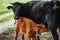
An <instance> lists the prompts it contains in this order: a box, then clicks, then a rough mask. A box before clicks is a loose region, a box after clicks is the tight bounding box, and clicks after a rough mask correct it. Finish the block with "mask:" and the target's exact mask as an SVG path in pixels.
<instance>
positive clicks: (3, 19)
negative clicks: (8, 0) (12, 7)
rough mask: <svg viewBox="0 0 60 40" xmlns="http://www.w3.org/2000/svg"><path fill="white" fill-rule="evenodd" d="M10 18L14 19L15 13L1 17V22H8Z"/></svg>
mask: <svg viewBox="0 0 60 40" xmlns="http://www.w3.org/2000/svg"><path fill="white" fill-rule="evenodd" d="M10 19H13V15H10V16H7V17H4V18H2V19H0V24H1V23H4V22H6V21H8V20H10Z"/></svg>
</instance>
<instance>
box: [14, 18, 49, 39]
mask: <svg viewBox="0 0 60 40" xmlns="http://www.w3.org/2000/svg"><path fill="white" fill-rule="evenodd" d="M15 24H16V28H15V36H14V40H17V36H18V32H20V33H21V34H22V40H24V35H26V36H27V38H28V40H31V37H33V39H34V40H36V30H37V29H39V33H40V34H41V32H49V31H50V30H49V28H45V25H44V24H43V23H41V24H40V25H39V24H36V23H35V22H33V21H32V20H30V19H27V18H25V17H22V18H21V19H19V20H16V21H15Z"/></svg>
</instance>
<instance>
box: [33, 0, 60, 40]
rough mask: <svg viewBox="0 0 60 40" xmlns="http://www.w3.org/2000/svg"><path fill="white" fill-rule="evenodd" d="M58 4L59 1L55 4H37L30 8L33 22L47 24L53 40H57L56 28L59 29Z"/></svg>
mask: <svg viewBox="0 0 60 40" xmlns="http://www.w3.org/2000/svg"><path fill="white" fill-rule="evenodd" d="M58 2H59V1H56V3H54V2H53V1H51V2H45V3H42V4H41V3H37V4H35V5H34V6H33V8H32V12H33V13H32V17H33V20H34V21H35V22H36V23H38V24H40V23H41V22H45V23H47V25H48V26H49V27H50V30H51V33H52V35H53V38H54V40H59V37H58V34H57V28H58V27H59V28H60V3H58ZM33 15H34V16H33Z"/></svg>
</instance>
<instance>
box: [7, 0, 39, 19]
mask: <svg viewBox="0 0 60 40" xmlns="http://www.w3.org/2000/svg"><path fill="white" fill-rule="evenodd" d="M37 2H39V1H30V2H27V3H20V2H14V3H11V4H12V6H8V7H7V8H8V9H12V10H13V12H14V15H15V17H14V19H15V20H16V19H19V17H20V15H23V13H25V15H27V16H28V15H29V14H30V13H31V12H30V11H31V9H32V7H33V5H34V4H36V3H37ZM18 9H21V10H22V11H23V12H22V11H21V10H19V13H16V11H17V10H18ZM20 13H22V14H20Z"/></svg>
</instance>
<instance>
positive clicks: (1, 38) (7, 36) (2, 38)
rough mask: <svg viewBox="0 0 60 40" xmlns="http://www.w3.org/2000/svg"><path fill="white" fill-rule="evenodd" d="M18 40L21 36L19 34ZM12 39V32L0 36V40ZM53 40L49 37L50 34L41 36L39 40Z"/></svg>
mask: <svg viewBox="0 0 60 40" xmlns="http://www.w3.org/2000/svg"><path fill="white" fill-rule="evenodd" d="M18 35H19V36H18V40H21V35H20V33H19V34H18ZM13 38H14V30H8V31H5V32H3V33H2V34H0V40H13ZM49 39H50V40H53V38H52V37H51V34H49V33H48V34H46V35H42V36H41V40H49Z"/></svg>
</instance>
